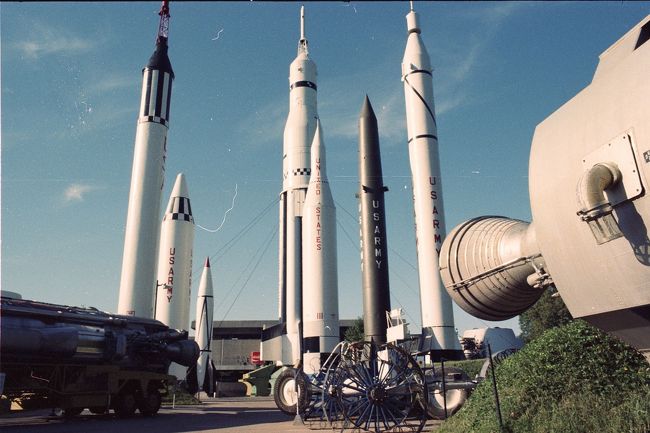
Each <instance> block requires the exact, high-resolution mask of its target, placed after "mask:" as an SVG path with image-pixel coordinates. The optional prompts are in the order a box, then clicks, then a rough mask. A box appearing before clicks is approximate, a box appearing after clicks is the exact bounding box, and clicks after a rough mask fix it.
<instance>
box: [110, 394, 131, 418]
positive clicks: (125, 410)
mask: <svg viewBox="0 0 650 433" xmlns="http://www.w3.org/2000/svg"><path fill="white" fill-rule="evenodd" d="M136 408H137V404H136V401H135V396H134V395H133V394H132V393H130V392H126V393H123V394H120V395H118V396H117V399H116V401H115V407H113V410H114V411H115V414H116V415H117V416H120V417H128V416H132V415H133V414H134V413H135V410H136Z"/></svg>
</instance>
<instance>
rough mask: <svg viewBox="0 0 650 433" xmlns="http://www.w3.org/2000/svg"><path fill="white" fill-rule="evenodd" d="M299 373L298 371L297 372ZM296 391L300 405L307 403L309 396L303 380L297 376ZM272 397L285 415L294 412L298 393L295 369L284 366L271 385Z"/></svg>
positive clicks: (293, 413)
mask: <svg viewBox="0 0 650 433" xmlns="http://www.w3.org/2000/svg"><path fill="white" fill-rule="evenodd" d="M299 374H300V373H299ZM297 385H298V388H297V389H298V392H299V393H300V400H301V406H303V407H304V406H306V403H309V396H307V395H306V392H307V391H306V386H305V380H304V379H303V378H301V377H298V384H297ZM273 399H274V400H275V405H276V406H277V407H278V409H280V410H281V411H282V412H284V413H285V414H287V415H291V416H293V415H295V414H296V403H297V402H298V394H297V393H296V369H294V368H285V369H284V370H283V371H282V372H281V373H280V375H279V376H278V378H277V380H276V381H275V386H274V387H273Z"/></svg>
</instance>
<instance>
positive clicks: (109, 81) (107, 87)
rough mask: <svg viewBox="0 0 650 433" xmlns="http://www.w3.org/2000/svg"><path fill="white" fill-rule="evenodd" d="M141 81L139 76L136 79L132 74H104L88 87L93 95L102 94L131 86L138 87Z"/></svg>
mask: <svg viewBox="0 0 650 433" xmlns="http://www.w3.org/2000/svg"><path fill="white" fill-rule="evenodd" d="M139 85H140V81H138V79H137V77H136V78H135V79H134V78H133V76H131V75H128V76H127V75H116V74H113V75H108V76H102V77H100V79H99V80H98V81H96V82H94V83H93V84H91V85H90V86H89V87H88V93H90V94H93V95H101V94H104V93H107V92H112V91H115V90H122V89H127V88H129V87H133V88H138V86H139Z"/></svg>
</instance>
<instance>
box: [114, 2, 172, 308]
mask: <svg viewBox="0 0 650 433" xmlns="http://www.w3.org/2000/svg"><path fill="white" fill-rule="evenodd" d="M168 34H169V2H168V1H163V4H162V8H161V9H160V26H159V28H158V37H157V39H156V49H155V51H154V53H153V54H152V56H151V58H150V59H149V62H148V63H147V66H145V68H144V69H143V71H142V98H141V101H140V111H139V113H138V126H137V130H136V134H135V148H134V152H133V171H132V173H131V191H130V193H129V208H128V212H127V217H126V233H125V236H124V256H123V259H122V277H121V280H120V294H119V301H118V307H117V312H118V313H119V314H126V315H131V316H140V317H149V318H151V317H153V305H154V286H155V278H156V260H157V258H158V241H159V239H158V236H159V235H160V199H161V193H162V188H163V183H164V175H165V158H166V152H167V130H168V129H169V108H170V102H171V93H172V80H173V79H174V71H173V70H172V65H171V63H170V61H169V57H168V56H167V37H168Z"/></svg>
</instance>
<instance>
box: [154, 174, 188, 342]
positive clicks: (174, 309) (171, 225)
mask: <svg viewBox="0 0 650 433" xmlns="http://www.w3.org/2000/svg"><path fill="white" fill-rule="evenodd" d="M193 245H194V217H193V216H192V206H191V204H190V196H189V191H188V189H187V182H186V181H185V175H184V174H183V173H179V174H178V176H177V177H176V182H175V183H174V189H173V190H172V193H171V196H170V197H169V203H168V204H167V210H166V211H165V216H164V217H163V222H162V226H161V228H160V253H159V255H158V279H157V280H156V284H157V286H158V288H157V290H156V292H157V296H156V317H155V318H156V320H160V321H161V322H163V323H164V324H165V325H167V326H169V327H170V328H172V329H184V330H187V329H189V321H190V296H191V291H192V248H193Z"/></svg>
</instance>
